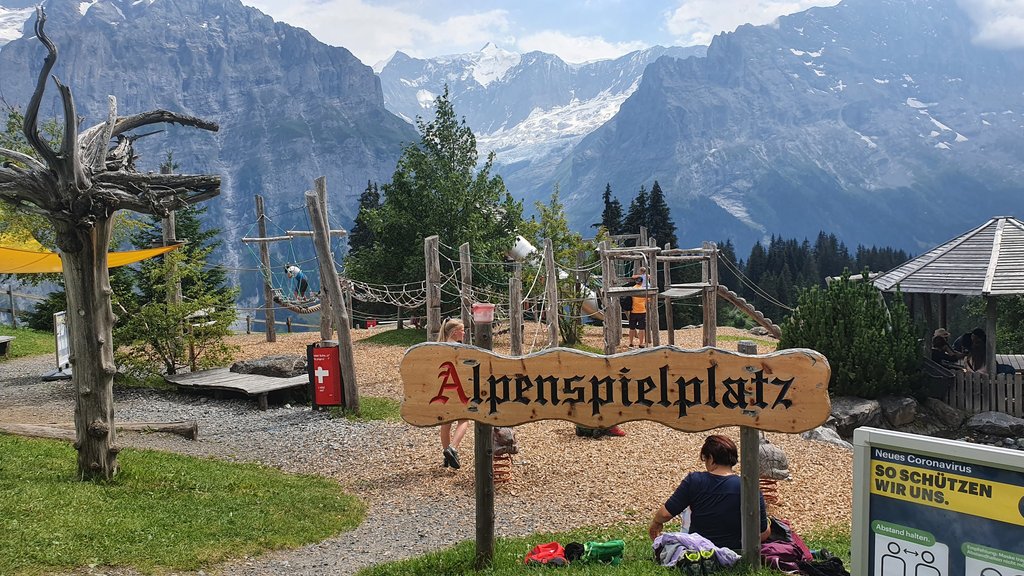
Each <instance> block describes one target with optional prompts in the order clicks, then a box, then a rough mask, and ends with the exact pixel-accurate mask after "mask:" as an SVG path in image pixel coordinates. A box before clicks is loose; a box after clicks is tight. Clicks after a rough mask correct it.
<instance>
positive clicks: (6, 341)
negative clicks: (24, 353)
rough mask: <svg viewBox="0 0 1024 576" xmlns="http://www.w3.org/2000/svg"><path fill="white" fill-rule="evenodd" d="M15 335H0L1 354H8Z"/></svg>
mask: <svg viewBox="0 0 1024 576" xmlns="http://www.w3.org/2000/svg"><path fill="white" fill-rule="evenodd" d="M12 340H14V336H0V356H7V347H8V346H10V344H11V341H12Z"/></svg>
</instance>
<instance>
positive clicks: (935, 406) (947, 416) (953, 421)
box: [922, 398, 967, 428]
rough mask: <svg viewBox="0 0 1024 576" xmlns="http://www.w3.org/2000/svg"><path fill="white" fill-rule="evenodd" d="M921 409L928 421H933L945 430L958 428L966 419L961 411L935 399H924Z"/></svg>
mask: <svg viewBox="0 0 1024 576" xmlns="http://www.w3.org/2000/svg"><path fill="white" fill-rule="evenodd" d="M922 407H923V408H924V414H927V417H928V418H929V419H935V420H936V421H938V422H939V423H940V424H942V425H943V426H945V427H946V428H959V427H960V426H961V425H962V424H963V423H964V420H966V419H967V415H966V414H964V413H963V411H961V410H957V409H956V408H953V407H952V406H950V405H949V404H946V403H945V402H943V401H942V400H939V399H937V398H925V400H924V402H923V403H922Z"/></svg>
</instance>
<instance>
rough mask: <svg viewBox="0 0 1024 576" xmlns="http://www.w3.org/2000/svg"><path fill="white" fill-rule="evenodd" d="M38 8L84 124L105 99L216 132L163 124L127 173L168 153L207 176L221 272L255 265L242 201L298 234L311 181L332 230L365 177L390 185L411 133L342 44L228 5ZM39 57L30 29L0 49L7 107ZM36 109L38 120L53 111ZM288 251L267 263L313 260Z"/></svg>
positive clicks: (69, 1) (26, 84)
mask: <svg viewBox="0 0 1024 576" xmlns="http://www.w3.org/2000/svg"><path fill="white" fill-rule="evenodd" d="M9 2H10V0H3V2H2V3H3V4H4V5H5V6H8V4H9ZM8 7H13V5H11V6H8ZM46 12H47V23H46V29H47V33H48V34H49V35H50V36H51V38H52V39H53V40H54V42H55V43H56V45H57V47H58V49H59V51H60V55H59V58H58V63H57V68H56V69H55V70H54V73H55V74H56V76H57V77H58V78H60V79H61V81H62V82H64V83H65V84H67V85H69V86H70V87H71V89H72V90H73V93H74V96H75V103H76V105H77V107H78V114H79V115H80V116H83V117H84V118H85V120H84V122H83V124H84V125H87V126H89V125H92V124H95V123H98V122H101V121H102V120H103V119H105V118H106V115H107V95H108V94H112V95H114V96H116V97H117V99H118V111H119V113H121V114H132V113H137V112H143V111H147V110H151V109H155V108H165V109H168V110H174V111H177V112H184V113H188V114H192V115H195V116H200V117H203V118H206V119H210V120H214V121H216V122H218V123H219V124H220V127H221V130H220V132H219V133H216V134H212V135H209V134H199V135H196V134H194V133H195V132H196V131H185V130H182V131H180V132H179V131H177V130H176V129H175V128H173V127H171V128H169V129H168V130H167V132H165V133H161V134H155V135H153V136H148V137H146V138H143V139H141V140H140V141H139V149H140V154H141V160H140V164H139V166H140V169H149V170H156V169H157V167H158V165H159V164H160V162H161V161H162V160H163V159H164V158H165V157H166V154H167V152H173V154H174V159H175V161H176V162H177V163H178V164H179V165H180V170H181V171H183V172H215V173H219V174H221V176H222V178H223V191H222V193H221V196H220V197H218V198H216V199H214V200H212V201H210V202H208V203H207V205H208V206H209V210H210V213H209V215H210V219H211V223H212V224H214V225H216V226H218V227H220V228H221V229H222V230H223V231H224V238H223V240H224V245H225V256H224V262H225V263H226V264H227V265H229V266H233V267H242V268H246V267H248V268H253V267H255V266H256V262H257V260H254V259H253V258H252V257H251V256H250V255H249V250H248V249H247V248H244V247H243V246H242V244H241V243H240V242H239V238H240V237H241V236H243V235H245V234H249V235H253V236H255V235H256V229H255V225H254V224H255V212H254V208H253V195H254V194H262V195H264V197H265V200H266V207H267V212H268V214H270V215H272V216H273V218H272V220H273V222H272V224H271V226H270V228H271V232H272V233H274V232H277V233H280V231H281V230H286V229H288V228H296V227H297V228H300V229H309V225H308V224H307V220H306V216H305V210H304V199H303V193H304V192H305V191H306V190H310V189H312V181H313V179H314V178H316V177H318V176H321V175H324V176H326V177H327V186H328V192H329V204H330V207H331V211H332V214H331V217H332V225H335V226H343V227H348V226H350V224H351V221H352V219H353V218H354V216H355V212H356V210H357V209H358V195H359V193H360V192H361V191H362V190H363V188H365V186H366V182H367V181H368V180H375V181H379V182H383V181H387V180H390V178H391V174H392V172H393V170H394V167H395V164H396V162H397V160H398V157H399V155H400V154H401V145H402V143H403V142H412V141H414V140H416V139H418V136H417V134H416V132H415V130H414V129H413V128H412V127H411V126H410V125H409V124H408V123H406V122H404V121H402V120H401V119H400V118H398V117H396V116H395V115H393V114H391V113H390V112H388V111H387V110H386V109H385V108H384V103H383V97H382V94H381V88H380V82H379V80H378V79H377V77H376V76H375V75H374V74H373V71H372V70H371V69H370V68H369V67H367V66H364V65H363V64H362V63H360V62H359V60H358V59H356V58H355V57H354V56H353V55H352V54H351V53H350V52H349V51H348V50H346V49H344V48H336V47H331V46H327V45H325V44H323V43H321V42H319V41H317V40H316V39H315V38H313V37H312V36H311V35H310V34H309V33H308V32H306V31H305V30H302V29H299V28H294V27H292V26H289V25H287V24H282V23H277V22H274V21H273V20H272V19H271V18H270V17H269V16H266V15H264V14H262V13H261V12H259V11H258V10H256V9H253V8H249V7H246V6H243V5H242V4H241V3H240V2H239V1H238V0H148V1H142V2H137V1H133V0H124V1H120V0H101V1H98V2H94V3H92V4H89V3H82V2H79V1H78V0H48V1H47V2H46ZM33 22H34V16H33V18H32V19H30V21H29V22H28V26H29V30H31V26H32V23H33ZM43 55H44V51H43V48H42V46H41V45H40V44H39V42H38V41H37V40H36V39H35V38H34V37H32V34H31V32H29V33H28V34H27V36H26V37H23V38H20V39H17V40H13V41H11V42H10V43H8V44H7V45H6V46H4V47H3V49H2V50H0V78H2V80H0V88H2V92H3V96H4V98H5V99H6V100H7V102H9V103H12V104H19V105H20V106H21V107H22V108H24V105H25V103H27V102H28V98H29V96H30V94H31V92H32V89H33V87H34V83H35V80H36V77H37V75H38V71H39V68H40V66H41V63H42V59H43ZM53 93H54V91H53V88H52V84H51V86H50V88H49V92H48V94H49V95H52V94H53ZM48 101H49V100H48ZM48 101H44V104H43V106H42V109H41V112H42V115H43V116H44V117H52V116H56V115H58V113H59V112H60V108H59V107H55V106H54V105H50V104H47V103H46V102H48ZM54 102H56V100H54ZM291 244H292V246H289V247H281V246H278V247H276V248H275V252H276V253H277V256H278V258H279V259H297V260H302V259H306V258H309V257H310V256H311V254H312V253H313V250H312V243H311V242H309V241H308V240H306V241H302V240H297V241H294V242H292V243H291ZM307 266H308V267H314V266H315V265H314V264H308V265H307ZM257 278H258V277H257ZM245 284H246V283H245V282H244V281H243V286H244V285H245ZM253 291H254V290H253ZM246 292H250V291H249V290H247V291H246Z"/></svg>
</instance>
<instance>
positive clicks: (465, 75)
mask: <svg viewBox="0 0 1024 576" xmlns="http://www.w3.org/2000/svg"><path fill="white" fill-rule="evenodd" d="M705 50H706V48H705V47H704V46H695V47H690V48H664V47H661V46H656V47H654V48H650V49H647V50H639V51H636V52H632V53H630V54H627V55H625V56H622V57H620V58H616V59H613V60H601V61H596V62H589V63H586V64H568V63H566V62H564V61H562V60H561V59H560V58H558V57H557V56H555V55H552V54H545V53H543V52H529V53H527V54H516V53H513V52H508V51H505V50H502V49H500V48H497V47H495V46H494V45H491V44H488V45H487V46H484V48H483V49H481V50H480V51H479V52H474V53H470V54H459V55H455V56H443V57H438V58H430V59H417V58H411V57H409V56H407V55H405V54H403V53H401V52H398V53H396V54H395V55H394V56H393V57H392V58H391V59H390V60H389V61H388V62H387V63H386V64H385V65H384V66H383V67H382V68H381V71H380V79H381V86H382V87H383V90H384V101H385V104H386V105H387V107H388V109H389V110H391V111H393V112H394V113H396V114H398V115H399V116H402V117H403V118H406V119H408V120H409V121H410V122H413V121H415V119H416V117H417V116H422V117H425V118H430V117H432V115H433V109H432V107H431V105H432V103H433V99H434V98H435V97H436V96H437V95H438V94H440V93H441V92H442V91H443V90H444V87H445V85H447V86H448V90H449V95H450V97H451V99H452V102H453V103H454V104H455V110H456V112H457V113H458V114H459V115H461V116H465V118H466V123H467V124H468V125H469V127H470V128H472V130H473V133H474V134H475V135H476V137H477V144H478V148H479V150H480V153H481V158H484V157H486V154H487V153H488V152H491V151H494V152H495V153H496V158H495V167H496V171H497V172H498V173H500V174H501V175H502V177H503V178H504V179H505V182H506V184H507V185H508V187H509V190H511V191H512V192H513V193H514V194H516V195H517V196H525V197H527V199H528V200H529V202H528V203H527V206H528V208H532V201H533V200H535V199H537V197H536V195H537V194H539V195H540V198H541V199H544V200H546V199H547V197H548V196H549V195H550V194H551V191H552V186H553V185H554V181H555V177H554V172H553V170H554V168H555V167H557V166H558V163H559V162H560V161H562V159H563V158H565V157H566V156H567V155H568V154H569V153H570V152H571V151H572V148H573V146H575V145H576V144H577V143H579V141H580V140H581V139H582V138H583V137H584V136H586V135H587V134H589V133H590V132H592V131H593V130H595V129H596V128H598V127H599V126H601V125H602V124H603V123H605V122H607V121H608V120H609V119H611V118H612V117H613V116H614V115H615V114H616V112H618V110H619V106H620V105H621V104H622V103H623V101H625V100H626V99H627V98H628V97H629V96H630V95H631V94H633V92H634V91H635V90H636V89H637V86H638V85H639V83H640V78H641V77H642V76H643V73H644V70H645V69H646V67H647V65H648V64H650V63H651V62H653V61H655V60H656V59H658V58H660V57H662V56H669V57H674V58H686V57H689V56H703V55H704V53H705ZM602 191H603V188H602V190H601V191H599V193H600V192H602Z"/></svg>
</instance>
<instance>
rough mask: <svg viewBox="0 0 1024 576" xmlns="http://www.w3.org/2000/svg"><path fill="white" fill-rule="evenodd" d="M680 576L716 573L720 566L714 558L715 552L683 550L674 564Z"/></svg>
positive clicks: (700, 575)
mask: <svg viewBox="0 0 1024 576" xmlns="http://www.w3.org/2000/svg"><path fill="white" fill-rule="evenodd" d="M676 567H677V568H679V571H680V572H681V573H682V574H687V575H692V576H704V575H705V574H710V573H712V572H715V571H717V569H718V568H720V567H721V565H720V564H719V563H718V560H717V559H716V558H715V551H714V550H712V549H706V550H685V551H683V554H682V557H681V558H680V559H679V562H678V563H677V564H676Z"/></svg>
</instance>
